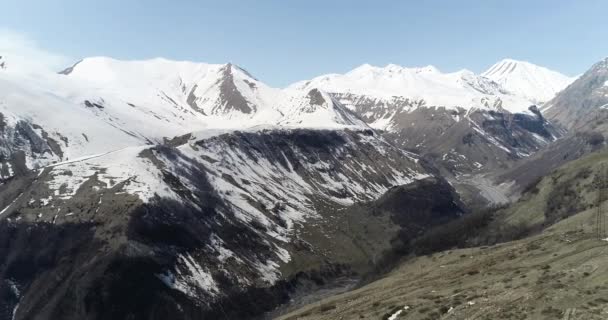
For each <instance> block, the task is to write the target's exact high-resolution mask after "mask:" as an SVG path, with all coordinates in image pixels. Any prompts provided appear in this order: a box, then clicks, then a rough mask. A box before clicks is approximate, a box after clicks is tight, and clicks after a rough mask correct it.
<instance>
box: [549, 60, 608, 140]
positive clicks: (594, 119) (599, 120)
mask: <svg viewBox="0 0 608 320" xmlns="http://www.w3.org/2000/svg"><path fill="white" fill-rule="evenodd" d="M607 81H608V58H606V59H604V60H602V61H600V62H598V63H596V64H594V65H593V66H592V67H591V68H590V69H589V70H588V71H587V72H585V73H584V74H583V75H581V76H580V77H579V78H578V79H577V80H576V81H574V82H573V83H572V84H571V85H570V86H568V88H566V89H565V90H563V91H562V92H560V93H559V94H558V95H557V96H556V97H555V98H554V99H552V100H551V101H549V102H547V104H546V105H545V106H543V112H544V113H545V115H546V116H547V117H548V118H549V119H551V120H553V121H555V122H557V123H559V124H560V125H562V126H564V127H565V128H568V129H569V130H579V131H580V130H591V129H594V128H596V127H597V129H600V130H602V131H607V130H606V126H607V125H606V106H608V86H607V85H606V82H607Z"/></svg>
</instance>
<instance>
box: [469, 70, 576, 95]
mask: <svg viewBox="0 0 608 320" xmlns="http://www.w3.org/2000/svg"><path fill="white" fill-rule="evenodd" d="M481 75H482V76H483V77H486V78H488V79H491V80H492V81H494V82H496V83H498V84H499V85H500V86H501V87H503V88H505V89H506V90H507V91H509V92H512V93H515V94H517V95H518V96H522V97H525V98H527V99H530V101H531V102H534V104H537V105H542V104H543V103H545V102H547V101H549V100H551V99H552V98H553V97H555V95H556V94H557V93H558V92H560V91H561V90H563V89H564V88H566V87H567V86H568V85H569V84H570V83H572V82H573V81H574V80H575V79H574V78H571V77H567V76H565V75H563V74H561V73H559V72H555V71H553V70H549V69H547V68H543V67H540V66H537V65H534V64H532V63H529V62H525V61H517V60H513V59H503V60H501V61H499V62H497V63H496V64H494V65H493V66H491V67H490V68H489V69H488V70H487V71H485V72H484V73H482V74H481Z"/></svg>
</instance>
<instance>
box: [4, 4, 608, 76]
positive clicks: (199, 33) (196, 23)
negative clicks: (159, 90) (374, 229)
mask: <svg viewBox="0 0 608 320" xmlns="http://www.w3.org/2000/svg"><path fill="white" fill-rule="evenodd" d="M0 10H1V12H0V15H1V19H0V55H2V54H4V55H5V56H7V57H8V56H13V57H15V56H16V57H18V58H19V59H22V60H26V61H30V62H31V63H32V64H36V65H41V66H42V65H44V66H46V67H50V68H55V69H57V70H59V69H61V68H62V67H65V66H67V65H70V64H72V63H74V62H76V61H78V60H80V59H81V58H84V57H88V56H110V57H113V58H117V59H147V58H154V57H164V58H168V59H174V60H191V61H199V62H208V63H226V62H232V63H235V64H237V65H239V66H241V67H243V68H245V69H247V70H248V71H249V72H250V73H252V74H253V75H255V76H256V77H257V78H258V79H260V80H262V81H264V82H266V83H268V84H270V85H273V86H277V87H282V86H286V85H288V84H290V83H293V82H296V81H299V80H304V79H310V78H312V77H315V76H318V75H321V74H326V73H345V72H348V71H349V70H351V69H353V68H355V67H357V66H359V65H361V64H363V63H369V64H372V65H378V66H384V65H387V64H389V63H393V64H399V65H402V66H408V67H416V66H426V65H434V66H436V67H437V68H439V69H440V70H441V71H444V72H452V71H457V70H460V69H463V68H466V69H469V70H472V71H474V72H481V71H483V70H485V69H487V68H488V67H490V66H491V65H492V64H493V63H495V62H497V61H499V60H501V59H503V58H513V59H518V60H525V61H529V62H532V63H535V64H538V65H542V66H545V67H548V68H550V69H554V70H556V71H560V72H562V73H564V74H566V75H570V76H574V75H578V74H580V73H582V72H584V71H585V70H586V69H587V68H589V67H590V66H591V65H592V64H593V63H595V62H597V61H599V60H600V59H602V58H604V57H606V56H608V41H607V40H608V18H606V13H608V1H605V0H580V1H578V0H577V1H567V0H551V1H549V0H525V1H524V0H510V1H499V0H475V1H472V0H458V1H454V0H443V1H440V0H425V1H421V0H418V1H409V0H402V1H397V0H395V1H384V0H377V1H371V0H370V1H358V0H348V1H347V0H333V1H332V0H324V1H321V0H299V1H295V0H294V1H292V0H256V1H251V0H241V1H236V0H222V1H217V0H216V1H205V0H198V1H197V0H174V1H167V0H145V1H144V0H103V1H102V0H87V1H82V0H54V1H48V0H19V1H18V0H1V1H0Z"/></svg>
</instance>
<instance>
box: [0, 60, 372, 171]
mask: <svg viewBox="0 0 608 320" xmlns="http://www.w3.org/2000/svg"><path fill="white" fill-rule="evenodd" d="M0 113H2V115H3V119H4V121H5V122H6V125H7V126H8V128H9V129H10V130H6V131H5V135H6V138H7V139H8V140H5V143H4V147H3V148H4V151H3V152H4V153H5V155H8V154H12V153H14V149H15V148H18V149H20V150H22V151H23V152H25V159H24V161H25V162H27V164H28V167H29V168H36V167H41V166H44V165H49V164H52V163H54V162H60V161H67V160H71V159H75V158H79V157H86V156H91V155H96V154H101V153H105V152H112V151H116V150H119V149H122V148H125V147H130V146H135V147H138V146H142V145H147V144H156V143H162V142H163V141H164V140H165V139H170V138H173V137H175V136H179V135H184V134H187V133H190V132H194V131H205V130H211V131H213V132H217V131H218V130H220V131H221V130H224V131H226V130H227V131H230V130H236V129H240V130H247V129H252V128H254V129H255V128H257V129H260V128H273V127H280V128H311V129H312V128H314V129H345V128H350V129H354V130H366V129H368V127H367V125H366V124H365V123H364V122H363V121H361V120H360V119H359V118H357V117H356V116H355V115H354V114H353V113H352V112H350V111H349V110H347V109H346V108H344V107H343V106H341V105H340V104H339V103H336V101H334V100H333V98H332V97H330V96H329V95H328V94H326V93H324V92H322V91H319V90H309V91H296V90H283V89H276V88H271V87H269V86H267V85H265V84H264V83H262V82H261V81H259V80H257V79H255V78H254V77H252V76H251V75H250V74H248V73H247V72H246V71H244V70H243V69H241V68H239V67H237V66H234V65H232V64H224V65H212V64H204V63H193V62H176V61H169V60H165V59H153V60H147V61H119V60H114V59H110V58H88V59H84V60H82V61H80V62H79V63H77V64H75V65H74V66H72V67H70V68H68V69H66V70H64V71H62V72H61V73H60V74H53V73H44V72H41V73H38V74H20V73H14V72H2V73H0ZM25 127H28V128H31V129H32V130H29V129H28V130H27V132H28V133H27V134H23V132H25V131H24V130H25V129H23V128H25ZM30 131H31V132H30ZM35 132H37V134H33V133H35ZM15 133H16V134H15ZM37 137H39V138H40V139H37ZM32 139H34V140H35V141H34V140H32ZM38 140H40V141H45V142H44V143H42V142H40V141H38ZM6 141H12V143H8V142H6ZM42 144H44V145H45V146H44V147H42ZM51 146H52V147H53V148H51ZM45 150H46V151H48V152H46V151H45ZM36 153H38V154H36ZM34 154H36V155H34ZM9 158H10V157H4V158H3V160H2V161H4V163H7V162H6V161H8V160H7V159H9ZM14 165H19V164H16V163H13V164H12V166H14ZM7 170H8V171H11V170H12V169H10V170H9V169H7Z"/></svg>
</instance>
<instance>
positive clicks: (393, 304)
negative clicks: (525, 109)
mask: <svg viewBox="0 0 608 320" xmlns="http://www.w3.org/2000/svg"><path fill="white" fill-rule="evenodd" d="M607 164H608V154H606V152H597V153H593V154H591V155H588V156H585V157H583V158H581V159H578V160H575V161H572V162H570V163H568V164H566V165H563V166H561V167H560V168H558V169H557V170H555V171H554V172H552V173H551V174H549V175H547V176H546V177H544V178H543V179H541V180H539V181H538V183H537V184H536V185H534V186H532V187H531V188H529V189H528V190H527V192H526V193H525V195H524V196H523V197H522V199H521V200H520V201H518V202H517V203H514V204H512V205H511V206H509V207H507V208H504V209H501V210H499V211H497V212H496V213H494V216H493V218H492V219H489V221H490V222H489V225H490V226H493V228H496V229H487V230H482V231H481V232H480V231H477V230H475V231H476V232H473V233H472V235H473V237H474V238H475V237H480V236H481V237H482V238H483V236H484V235H483V234H484V233H485V234H486V235H487V236H488V239H490V240H492V239H493V238H495V237H496V231H497V230H509V229H511V230H512V231H511V233H513V234H517V231H518V230H520V231H522V230H523V231H526V230H528V231H529V230H537V231H538V234H535V235H533V236H531V237H527V238H524V239H521V240H517V241H512V242H507V243H501V244H494V243H493V242H492V241H490V242H489V243H488V242H487V241H486V242H481V244H483V246H479V247H472V248H467V249H455V248H454V249H450V250H446V251H443V252H436V253H434V254H432V255H424V256H419V257H416V258H413V259H411V260H409V261H406V262H404V263H403V264H402V265H400V266H399V267H398V268H396V269H395V270H393V271H392V272H391V273H389V274H387V275H386V276H385V277H384V278H382V279H379V280H378V281H376V282H373V283H370V284H368V285H366V286H363V287H361V288H358V289H356V290H353V291H350V292H347V293H343V294H340V295H335V296H333V297H330V298H326V299H324V300H322V301H319V302H317V303H314V304H310V305H308V306H305V307H303V308H301V309H299V310H296V311H294V312H292V313H290V314H287V315H284V316H282V317H279V319H310V320H312V319H355V318H358V319H378V318H384V319H389V318H390V317H392V319H429V318H432V319H471V318H472V317H473V318H476V317H477V318H483V317H489V318H500V319H565V318H567V319H603V318H604V314H605V312H606V310H605V307H606V301H605V298H604V297H605V295H606V294H607V293H608V287H607V286H605V285H598V283H600V282H602V281H604V279H606V277H608V269H607V268H606V267H605V266H606V263H607V262H608V261H607V258H606V255H605V254H604V252H605V249H606V245H605V240H600V239H598V238H597V227H596V221H597V217H596V213H597V212H598V207H597V206H598V194H599V192H598V185H599V184H598V181H600V180H599V178H600V177H603V176H604V175H605V173H606V172H605V166H606V165H607ZM604 187H605V185H604ZM604 201H605V199H604ZM605 205H606V203H603V204H602V206H605ZM604 213H605V212H604ZM458 222H459V221H455V223H456V224H457V223H458ZM467 230H469V229H467ZM522 234H525V233H522ZM452 236H453V235H452ZM456 237H457V236H456ZM439 241H440V240H437V241H436V242H439ZM474 243H475V242H473V243H472V244H474Z"/></svg>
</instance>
